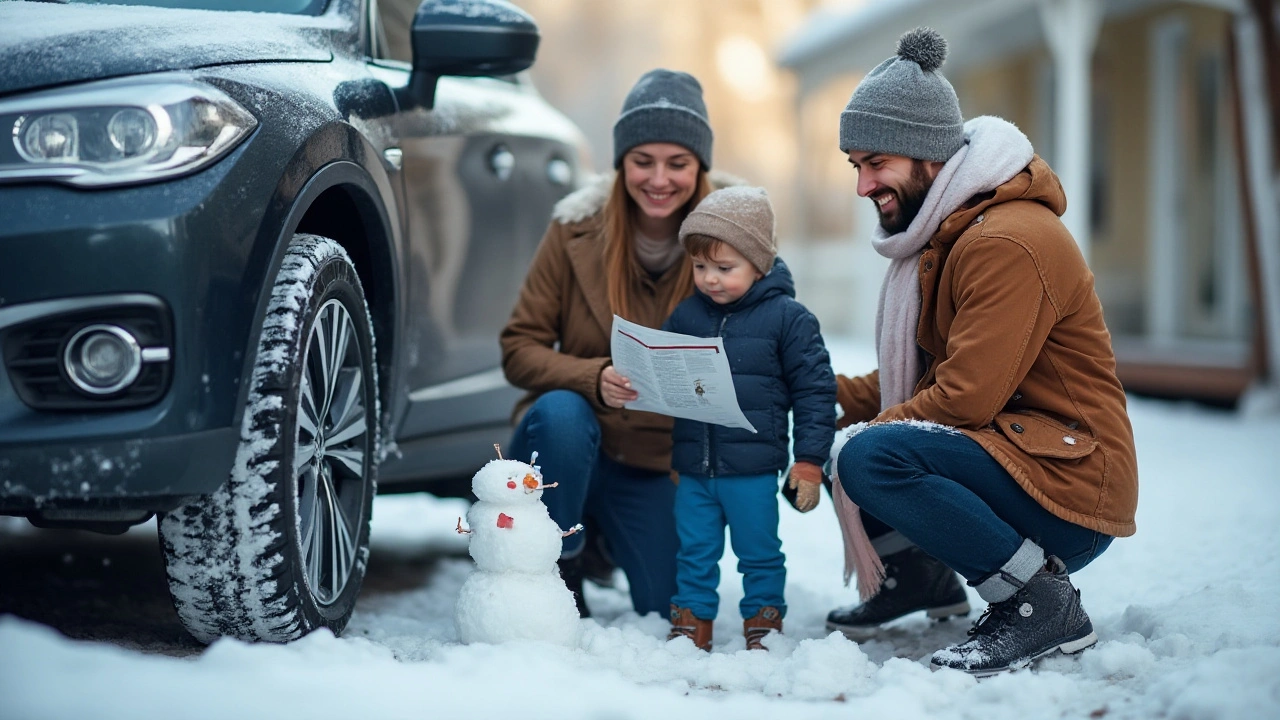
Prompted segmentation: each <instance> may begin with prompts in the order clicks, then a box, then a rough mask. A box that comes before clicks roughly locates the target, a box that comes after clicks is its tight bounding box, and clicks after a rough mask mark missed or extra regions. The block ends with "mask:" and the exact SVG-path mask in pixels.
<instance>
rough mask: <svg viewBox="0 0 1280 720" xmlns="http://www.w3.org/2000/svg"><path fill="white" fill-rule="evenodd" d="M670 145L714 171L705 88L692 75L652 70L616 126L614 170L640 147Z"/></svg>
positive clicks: (629, 98) (637, 86)
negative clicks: (695, 157) (678, 147)
mask: <svg viewBox="0 0 1280 720" xmlns="http://www.w3.org/2000/svg"><path fill="white" fill-rule="evenodd" d="M651 142H669V143H675V144H677V145H682V146H684V147H686V148H689V150H690V151H692V152H693V154H694V155H696V156H697V158H698V161H699V162H701V163H702V169H703V170H710V169H711V124H710V123H708V122H707V106H706V105H705V104H704V103H703V102H702V85H700V84H698V80H697V78H695V77H694V76H692V75H690V74H689V73H683V72H676V71H674V70H664V69H662V68H658V69H657V70H650V71H649V72H647V73H645V74H644V75H642V76H640V79H639V80H637V81H636V84H635V87H633V88H631V92H628V93H627V99H626V100H624V101H623V103H622V114H621V115H619V116H618V120H617V122H615V123H614V124H613V166H614V167H615V168H619V167H622V156H623V155H626V154H627V151H628V150H630V149H631V148H633V147H635V146H637V145H643V144H645V143H651Z"/></svg>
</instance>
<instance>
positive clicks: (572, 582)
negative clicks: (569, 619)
mask: <svg viewBox="0 0 1280 720" xmlns="http://www.w3.org/2000/svg"><path fill="white" fill-rule="evenodd" d="M556 565H558V566H559V567H560V579H561V580H563V581H564V584H565V587H567V588H569V592H571V593H573V601H574V602H575V603H577V605H578V617H584V618H589V617H591V610H590V608H588V607H587V598H586V596H585V595H583V594H582V578H583V571H582V554H581V553H579V554H578V555H576V556H574V557H571V558H569V559H567V560H564V559H562V560H558V561H556Z"/></svg>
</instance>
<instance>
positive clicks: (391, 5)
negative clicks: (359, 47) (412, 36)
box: [373, 0, 419, 62]
mask: <svg viewBox="0 0 1280 720" xmlns="http://www.w3.org/2000/svg"><path fill="white" fill-rule="evenodd" d="M418 2H419V0H377V18H378V24H379V26H380V29H381V32H380V33H378V34H377V35H375V37H376V38H377V41H378V47H377V52H375V53H373V56H374V57H377V58H382V59H386V60H399V61H401V62H413V46H412V45H411V44H410V43H409V30H410V28H412V27H413V16H414V14H416V13H417V11H418Z"/></svg>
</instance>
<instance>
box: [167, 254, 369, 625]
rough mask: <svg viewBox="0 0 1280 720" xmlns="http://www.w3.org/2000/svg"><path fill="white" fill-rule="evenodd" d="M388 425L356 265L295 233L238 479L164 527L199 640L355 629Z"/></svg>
mask: <svg viewBox="0 0 1280 720" xmlns="http://www.w3.org/2000/svg"><path fill="white" fill-rule="evenodd" d="M378 417H379V407H378V377H377V363H376V362H375V358H374V345H373V327H372V324H371V323H370V317H369V309H368V307H367V306H366V304H365V299H364V292H363V289H362V287H361V284H360V278H359V276H358V275H357V274H356V271H355V267H354V266H353V265H352V263H351V259H350V258H349V257H348V256H347V253H346V251H345V250H343V248H342V247H341V246H340V245H338V244H337V243H336V242H334V241H333V240H330V239H328V238H323V237H318V236H314V235H298V236H295V237H294V238H293V241H292V242H291V243H290V245H289V249H288V251H287V252H286V255H285V259H284V262H283V263H282V264H281V267H280V272H279V274H278V275H277V277H276V282H275V285H274V287H273V289H272V294H271V301H270V303H269V305H268V308H267V313H266V317H265V320H264V322H263V327H262V335H261V338H260V339H259V342H258V349H257V355H256V360H255V363H254V366H253V372H252V376H251V379H250V387H249V397H248V405H247V407H246V408H245V413H244V420H243V422H242V424H241V431H240V446H239V449H238V451H237V453H236V459H235V466H234V467H233V468H232V470H231V476H230V478H229V479H228V480H227V482H226V483H225V484H224V485H223V486H222V488H220V489H219V490H218V491H217V492H215V493H213V494H212V495H209V496H207V497H202V498H200V499H199V500H197V501H195V502H193V503H190V504H188V505H185V506H183V507H180V508H178V509H176V510H174V511H173V512H170V513H167V514H166V515H164V517H163V518H161V521H160V542H161V547H162V549H163V551H164V558H165V568H166V572H167V574H168V578H169V591H170V595H171V596H172V597H173V603H174V607H175V608H177V611H178V616H179V617H180V618H181V620H182V623H183V624H184V625H185V626H186V628H187V630H188V631H190V632H191V634H192V635H194V636H195V637H196V638H197V639H198V640H200V641H201V642H206V643H207V642H212V641H213V640H215V639H217V638H219V637H224V636H228V637H235V638H239V639H241V640H251V641H252V640H265V641H273V642H284V641H288V640H293V639H295V638H298V637H301V636H302V635H305V634H306V633H308V632H310V631H312V630H314V629H316V628H320V627H326V628H329V629H330V630H332V631H333V632H334V633H335V634H336V633H339V632H341V631H342V629H343V628H344V627H345V626H346V624H347V621H348V620H349V619H350V618H351V613H352V611H353V610H354V609H355V603H356V597H357V596H358V595H359V593H360V586H361V584H362V583H363V581H364V573H365V564H366V560H367V557H368V547H369V518H370V515H371V511H372V506H373V498H374V494H375V492H376V483H377V467H378V457H377V453H378V447H379V445H378V440H379V438H378Z"/></svg>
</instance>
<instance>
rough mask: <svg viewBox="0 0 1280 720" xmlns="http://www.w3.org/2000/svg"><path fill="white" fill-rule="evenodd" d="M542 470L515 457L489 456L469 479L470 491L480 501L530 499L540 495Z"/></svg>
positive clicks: (534, 500)
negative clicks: (493, 458) (485, 462)
mask: <svg viewBox="0 0 1280 720" xmlns="http://www.w3.org/2000/svg"><path fill="white" fill-rule="evenodd" d="M545 487H547V486H546V485H544V484H543V483H542V473H541V472H540V471H539V470H538V468H536V467H534V466H533V465H529V464H526V463H522V462H519V461H516V460H490V461H489V462H488V463H487V464H486V465H485V466H484V467H483V468H481V469H480V471H479V472H477V473H476V474H475V476H474V477H473V478H472V480H471V491H472V492H473V493H475V495H476V498H477V499H479V500H481V501H482V502H491V503H499V504H523V503H533V502H536V501H537V500H539V499H541V498H542V490H543V488H545Z"/></svg>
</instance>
